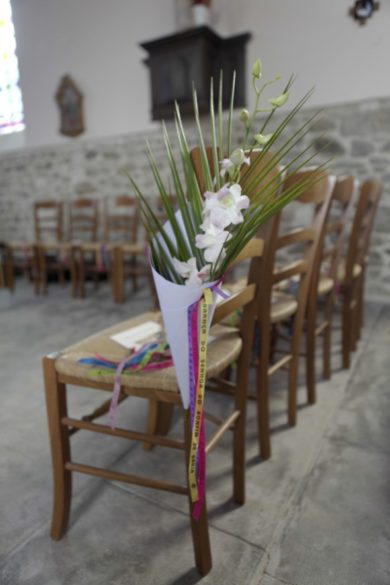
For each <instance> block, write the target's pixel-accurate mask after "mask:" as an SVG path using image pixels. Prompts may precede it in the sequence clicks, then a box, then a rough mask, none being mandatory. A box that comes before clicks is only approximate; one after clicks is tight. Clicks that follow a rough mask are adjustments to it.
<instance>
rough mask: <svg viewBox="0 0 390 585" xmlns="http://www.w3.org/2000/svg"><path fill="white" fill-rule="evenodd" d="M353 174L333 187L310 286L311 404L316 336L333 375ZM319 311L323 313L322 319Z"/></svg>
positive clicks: (308, 376)
mask: <svg viewBox="0 0 390 585" xmlns="http://www.w3.org/2000/svg"><path fill="white" fill-rule="evenodd" d="M357 185H358V183H357V181H356V180H355V179H354V178H353V177H341V178H339V179H338V180H337V181H336V184H335V186H334V189H333V194H332V200H331V206H330V210H329V214H328V219H327V222H326V225H325V230H324V242H323V246H322V250H321V246H320V247H319V261H318V262H317V265H316V268H315V270H314V271H313V276H312V283H311V285H310V287H309V297H308V308H307V315H306V324H305V325H306V352H305V356H306V384H307V392H308V401H309V404H314V403H315V402H316V372H315V364H316V359H315V357H316V338H317V337H319V336H322V342H323V352H322V362H323V366H322V369H323V378H324V379H325V380H328V379H330V377H331V372H332V368H331V344H332V341H331V340H332V323H333V309H334V303H335V299H336V296H337V295H336V293H337V280H338V274H339V272H340V260H341V257H342V252H343V246H344V242H345V239H346V237H347V231H348V226H349V219H350V215H351V211H352V204H353V201H354V196H355V193H356V190H357ZM319 315H321V316H322V318H321V320H320V322H319V320H318V317H319Z"/></svg>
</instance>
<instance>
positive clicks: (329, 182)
mask: <svg viewBox="0 0 390 585" xmlns="http://www.w3.org/2000/svg"><path fill="white" fill-rule="evenodd" d="M194 164H195V167H196V159H194ZM276 171H277V170H276V169H273V170H272V171H270V173H272V172H273V173H276ZM306 172H308V173H311V172H315V171H306ZM197 174H198V180H199V183H201V181H202V175H201V170H200V168H199V167H198V168H197ZM275 176H276V175H275ZM297 178H298V177H297V176H296V175H295V176H294V175H292V176H291V177H290V178H289V179H288V181H287V185H288V184H289V183H290V182H291V181H295V180H297ZM381 190H382V186H381V184H380V183H379V182H378V181H374V180H369V181H365V182H364V183H363V184H362V185H359V184H358V183H357V182H356V181H355V180H354V179H353V178H351V177H346V178H341V179H338V180H337V181H336V179H335V178H334V177H332V176H329V175H327V174H326V173H325V172H322V175H321V179H320V180H318V181H317V182H316V183H315V185H314V186H312V187H311V188H309V189H308V190H307V191H306V192H305V193H304V194H303V195H302V196H301V197H300V198H299V201H298V202H297V204H299V205H305V206H308V205H311V206H312V207H313V208H314V210H313V218H312V220H311V221H310V222H309V223H308V225H306V226H304V227H301V228H299V229H296V230H294V231H293V232H290V233H280V230H279V227H280V215H279V216H275V217H274V218H273V219H272V220H270V221H268V222H267V224H265V225H264V226H263V228H262V229H261V231H260V233H259V234H258V237H257V238H255V239H254V240H252V241H251V242H250V243H249V244H248V246H247V247H246V248H245V250H244V251H243V252H242V254H241V255H240V257H239V258H238V259H237V261H236V264H237V266H239V265H242V264H241V263H242V262H244V261H249V262H250V264H249V268H246V270H247V277H246V278H245V281H244V283H243V284H240V283H238V284H237V283H236V284H234V283H232V284H228V285H227V287H230V288H231V291H232V294H231V296H230V298H229V299H227V300H224V301H223V302H221V303H220V304H218V305H217V308H216V310H215V313H214V317H213V323H212V324H213V327H212V329H211V332H210V334H211V335H212V336H213V338H214V341H213V342H212V343H211V344H210V345H209V350H208V362H207V373H206V377H207V382H208V384H207V391H208V392H211V391H212V392H216V393H221V394H224V395H227V396H230V397H231V399H232V412H231V414H229V416H228V417H227V418H226V419H225V420H220V419H218V418H217V417H216V416H214V415H210V414H209V413H208V412H207V405H206V415H205V416H206V418H207V420H208V421H211V422H213V423H216V424H217V425H218V428H217V430H216V431H215V432H214V433H213V434H212V436H211V438H210V439H209V441H208V443H207V447H206V452H209V451H210V450H211V449H213V448H214V447H215V446H216V444H217V443H218V441H219V439H220V438H221V436H222V435H223V434H224V433H225V432H226V431H227V430H228V429H231V430H232V432H233V498H234V500H235V501H236V502H237V503H238V504H243V503H244V502H245V467H246V464H245V428H246V408H247V399H248V397H250V396H252V397H253V398H254V399H255V400H256V403H257V413H258V436H259V446H260V453H261V456H262V459H267V458H268V457H270V455H271V441H270V405H269V394H270V390H269V379H270V377H271V376H272V375H273V374H274V373H275V372H276V371H277V370H280V369H282V368H283V369H285V368H287V369H288V405H287V413H288V414H287V417H288V422H289V424H290V425H295V424H296V422H297V387H298V364H299V357H300V349H301V345H302V343H301V342H302V337H304V339H305V348H306V352H305V361H306V379H307V395H308V402H309V403H314V402H315V400H316V391H315V380H316V373H315V344H316V339H317V337H319V336H320V335H322V337H323V346H324V351H323V356H324V358H323V364H324V365H323V370H324V371H323V374H324V377H325V378H329V377H330V375H331V363H330V347H331V332H332V321H333V309H334V306H335V299H336V298H339V299H341V301H340V302H341V307H342V309H341V310H342V328H343V333H342V338H343V352H342V355H343V365H344V367H348V365H349V361H350V355H351V352H352V351H353V350H354V348H355V347H356V344H357V341H358V339H359V337H360V335H361V328H362V324H363V298H364V276H365V266H366V263H367V254H368V247H369V242H370V235H371V232H372V228H373V222H374V218H375V212H376V209H377V205H378V201H379V198H380V194H381ZM249 195H250V193H249ZM356 199H357V203H356ZM350 214H352V215H353V217H352V223H350V222H349V221H348V219H349V216H350ZM286 248H293V258H292V259H291V260H290V261H289V262H288V264H287V265H283V266H280V265H279V262H278V253H279V254H280V252H281V251H282V250H285V249H286ZM244 265H245V262H244ZM320 313H321V314H322V318H321V320H320V319H319V315H320ZM232 316H233V317H234V319H235V322H234V323H233V324H232V321H231V319H232ZM149 321H157V322H160V315H159V313H158V312H149V313H145V314H142V315H139V316H137V317H136V318H134V319H130V320H129V321H126V322H124V323H120V324H119V325H118V324H117V325H115V326H114V327H111V328H109V329H107V330H105V331H103V332H100V333H97V334H96V335H95V336H93V337H92V338H91V337H90V338H88V339H86V340H84V341H81V342H79V343H77V344H76V345H74V346H72V347H70V348H68V349H66V350H65V351H63V352H59V353H57V354H50V355H49V356H47V357H45V358H44V362H43V368H44V377H45V389H46V403H47V412H48V420H49V428H50V439H51V449H52V462H53V473H54V506H53V519H52V527H51V536H52V538H54V539H60V538H61V537H62V535H63V534H64V532H65V530H66V528H67V524H68V519H69V513H70V503H71V477H72V474H73V473H84V474H89V475H95V476H98V477H102V478H105V479H108V480H116V481H123V482H127V483H130V484H136V485H142V486H145V487H148V488H152V489H158V490H164V491H169V492H173V493H176V494H180V495H187V496H189V485H181V484H172V483H168V482H166V481H163V480H161V479H156V478H154V477H144V476H141V475H133V474H124V473H119V472H117V471H113V470H107V469H103V468H100V467H96V466H93V465H90V463H88V464H84V463H79V462H75V461H73V460H72V456H71V446H70V437H71V436H72V435H73V434H74V433H76V432H78V431H80V430H87V431H90V432H96V433H102V434H107V435H111V436H115V437H118V438H119V437H121V438H126V439H130V440H135V441H139V442H142V443H144V444H148V445H150V446H156V445H160V446H161V445H162V446H165V447H168V448H173V449H176V450H178V451H182V452H184V455H185V458H184V460H185V465H186V467H187V465H188V459H189V455H190V421H189V414H188V411H184V440H176V439H172V438H169V437H168V436H166V433H167V431H168V430H169V426H170V424H169V422H170V418H171V415H172V409H173V407H174V406H178V407H180V406H181V400H180V395H179V392H178V388H177V382H176V377H175V370H174V368H167V369H165V370H159V371H157V372H143V371H140V372H139V371H138V372H136V373H131V374H129V375H123V376H122V379H121V397H120V400H121V401H122V400H124V399H127V398H128V397H131V396H138V397H141V398H144V399H147V400H148V401H149V405H150V406H149V416H148V420H147V423H146V427H147V430H146V432H144V433H141V432H138V431H131V430H128V429H124V428H116V429H112V428H111V427H110V426H109V425H107V424H105V423H103V422H99V423H97V422H95V420H96V419H98V418H100V417H102V416H103V415H104V414H105V413H107V412H108V409H109V404H110V400H107V401H106V402H105V403H104V404H103V405H102V406H101V407H100V408H98V409H96V410H95V411H94V412H93V413H92V414H91V415H87V416H85V417H83V418H82V419H76V418H73V417H70V416H69V415H68V412H67V385H68V384H69V385H72V386H73V385H75V386H79V387H88V388H96V389H98V390H104V391H108V392H111V391H112V388H113V384H114V376H115V375H114V373H110V372H109V371H107V373H105V374H104V375H102V373H101V372H100V374H99V375H98V374H96V373H94V372H93V371H91V369H90V368H89V367H88V366H86V365H84V364H82V363H80V361H79V360H80V358H83V357H91V356H94V355H96V354H98V355H102V356H104V357H105V358H107V359H108V360H112V361H114V362H121V361H122V360H123V359H124V357H125V356H126V355H127V350H126V349H125V348H123V347H121V346H120V345H118V344H117V343H116V342H115V341H113V340H112V339H111V336H112V335H113V334H115V333H118V332H121V331H125V330H127V329H129V328H133V327H136V326H138V325H140V324H142V323H146V322H149ZM283 324H287V327H282V325H283ZM256 330H257V335H258V336H259V338H260V344H259V346H258V347H257V346H256V347H257V349H256V360H255V368H256V383H255V385H254V387H253V388H250V387H249V386H250V384H249V371H250V367H251V361H252V352H253V340H254V337H256V336H255V335H254V333H255V331H256ZM286 331H287V334H286ZM280 342H282V343H283V344H284V345H285V343H286V342H288V343H289V348H288V349H287V350H285V349H284V348H283V347H282V348H280V346H279V345H280ZM279 350H281V352H282V353H281V354H280V355H281V356H282V357H280V358H279V359H277V360H275V355H276V354H277V353H278V352H279ZM286 352H287V353H286ZM233 364H237V368H236V369H232V368H231V366H232V365H233ZM233 373H234V379H232V377H233ZM206 402H207V399H206ZM186 476H187V474H186ZM192 510H193V504H192V503H191V501H190V522H191V527H192V536H193V544H194V553H195V563H196V566H197V567H198V569H199V571H200V573H201V574H202V575H205V574H207V573H208V572H209V571H210V569H211V566H212V561H211V547H210V541H209V533H208V519H207V506H206V503H205V504H204V506H203V508H202V513H201V516H200V519H199V520H198V521H195V520H194V519H193V518H192Z"/></svg>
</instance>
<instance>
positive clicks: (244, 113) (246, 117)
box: [240, 108, 249, 122]
mask: <svg viewBox="0 0 390 585" xmlns="http://www.w3.org/2000/svg"><path fill="white" fill-rule="evenodd" d="M240 120H241V122H247V121H248V120H249V112H248V110H246V109H245V108H243V109H242V110H241V112H240Z"/></svg>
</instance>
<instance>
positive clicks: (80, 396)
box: [0, 282, 390, 585]
mask: <svg viewBox="0 0 390 585" xmlns="http://www.w3.org/2000/svg"><path fill="white" fill-rule="evenodd" d="M69 294H70V293H69V289H60V288H59V287H58V286H57V285H53V286H51V287H50V290H49V295H48V297H46V298H44V297H35V296H34V295H33V293H32V290H31V289H30V287H28V286H27V285H26V284H23V282H18V286H17V290H16V293H15V294H14V295H13V296H11V295H9V294H8V292H7V291H4V290H1V291H0V379H1V384H0V401H1V402H0V405H1V411H0V429H1V435H0V441H1V443H0V444H1V450H0V458H1V459H0V583H1V585H19V584H29V585H65V584H66V585H103V584H104V585H124V584H126V585H168V584H169V585H179V584H180V585H181V584H183V585H184V584H192V583H197V582H198V581H200V577H199V575H198V574H197V572H196V570H195V569H194V563H193V553H192V543H191V537H190V530H189V524H188V518H187V501H186V498H183V497H182V496H175V495H172V494H163V493H159V492H154V491H152V490H146V489H143V488H137V487H132V486H128V485H126V486H124V485H119V484H117V483H115V482H109V481H104V480H99V479H97V478H91V477H87V476H75V481H74V492H73V493H74V497H73V502H72V515H71V523H70V527H69V530H68V533H67V535H66V536H65V537H64V538H63V540H62V541H60V542H52V541H51V540H50V538H49V535H48V530H49V522H50V514H51V502H52V495H51V467H50V454H49V443H48V434H47V425H46V414H45V404H44V396H43V387H42V374H41V358H42V356H43V355H44V354H45V353H47V352H52V351H55V350H58V349H61V348H63V347H64V346H66V345H68V344H70V343H73V342H75V341H76V340H78V339H81V338H83V337H85V336H87V335H88V334H91V333H93V332H95V331H97V330H99V329H101V328H102V327H105V326H108V325H111V324H113V323H115V322H117V321H120V320H122V319H125V318H127V317H129V316H132V315H135V314H137V313H138V312H140V311H142V310H144V309H145V308H147V307H148V303H149V301H148V294H147V291H146V290H145V289H144V290H143V291H141V292H140V293H138V294H137V295H135V296H133V298H132V299H131V301H129V302H127V303H126V304H125V305H123V306H121V307H118V306H115V305H114V304H113V303H112V301H111V298H110V295H109V291H108V288H107V287H106V285H103V286H102V288H101V289H100V290H99V291H98V292H93V291H90V292H89V297H88V298H87V299H86V300H84V301H82V300H71V299H70V298H69ZM336 336H338V334H337V333H336ZM389 342H390V306H386V305H382V306H381V305H378V304H375V305H374V304H370V303H368V304H367V313H366V326H365V329H364V336H363V340H362V341H361V343H360V345H359V349H358V351H357V353H356V355H355V356H354V361H353V365H352V367H351V369H350V370H349V371H341V370H340V369H339V368H340V358H339V353H338V347H336V345H335V355H334V360H333V369H334V375H333V377H332V380H331V381H330V382H321V383H319V384H318V395H319V397H318V404H317V405H316V406H313V407H310V408H309V407H306V404H305V393H304V387H303V386H302V387H301V392H300V397H299V398H300V399H299V402H300V405H301V408H300V411H299V423H298V426H297V427H296V428H294V429H289V428H287V427H286V424H285V422H286V390H285V386H284V384H281V383H280V381H276V382H275V384H274V388H273V391H272V401H271V404H272V407H271V408H272V427H273V429H274V432H273V436H272V444H273V457H272V459H271V460H270V461H267V462H265V463H261V462H260V460H259V458H258V456H257V443H256V428H255V408H254V404H253V403H249V424H248V440H247V460H248V466H247V502H246V504H245V506H243V507H238V506H236V505H234V504H233V503H232V501H231V487H232V486H231V458H230V437H226V438H224V440H223V441H222V443H221V446H220V447H218V448H217V449H215V450H214V451H213V452H212V453H211V454H210V456H209V459H208V494H209V495H208V507H209V515H210V534H211V545H212V551H213V564H214V567H213V570H212V572H211V573H210V574H209V575H208V576H207V577H206V578H204V579H203V581H202V583H204V584H205V585H206V584H209V583H210V584H218V585H219V584H224V585H241V584H245V585H286V584H287V585H389V583H390V498H389V494H390V489H389V470H390V440H389V439H390V384H389V378H390V359H389V358H390V355H389V346H390V345H389ZM95 394H99V396H100V393H96V392H94V391H92V390H91V391H90V390H85V389H82V390H80V389H73V388H72V389H71V391H70V395H71V400H70V411H71V414H78V413H85V412H88V411H89V410H90V407H91V405H93V404H96V402H97V400H96V396H95ZM99 396H98V398H99ZM211 400H212V401H213V402H214V405H213V406H215V407H216V408H217V410H218V409H219V410H224V409H225V407H226V404H224V401H223V400H222V401H221V400H218V401H216V400H215V398H212V399H211ZM145 412H146V411H145V405H144V404H143V401H142V400H137V399H130V400H128V401H127V402H126V403H124V404H123V408H121V413H120V421H119V424H121V425H126V424H129V425H131V426H132V427H136V428H139V429H143V424H144V415H145ZM180 432H181V420H180V413H179V412H177V413H176V417H175V425H174V428H173V430H172V435H173V436H174V435H175V434H176V435H178V434H179V433H180ZM73 459H74V460H75V461H78V462H83V461H84V462H87V463H89V464H92V465H93V464H97V465H102V466H104V465H106V466H109V467H111V468H113V469H117V470H122V471H128V472H131V470H136V471H137V472H139V473H142V474H145V475H146V474H148V473H151V474H153V475H156V474H157V473H161V475H163V476H164V477H165V478H166V479H169V478H175V479H180V480H184V465H183V462H182V456H181V454H180V453H176V452H173V451H172V452H171V451H170V450H167V449H164V448H157V449H155V450H154V451H153V452H151V453H145V452H144V451H143V450H142V447H141V446H139V445H136V444H133V443H127V442H126V441H123V440H120V439H113V438H109V437H104V436H102V437H99V436H95V435H92V434H85V435H83V434H81V433H78V434H77V435H76V436H75V437H74V448H73Z"/></svg>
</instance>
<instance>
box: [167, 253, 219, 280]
mask: <svg viewBox="0 0 390 585" xmlns="http://www.w3.org/2000/svg"><path fill="white" fill-rule="evenodd" d="M173 266H174V268H175V270H176V272H177V273H178V274H179V275H180V276H181V277H182V278H183V279H184V281H185V284H198V285H201V284H203V282H204V281H205V280H206V278H208V276H209V275H210V266H209V265H206V266H203V268H201V270H198V267H197V265H196V258H190V259H189V260H187V262H182V261H181V260H178V259H177V258H173Z"/></svg>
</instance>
